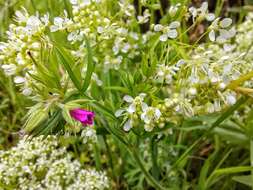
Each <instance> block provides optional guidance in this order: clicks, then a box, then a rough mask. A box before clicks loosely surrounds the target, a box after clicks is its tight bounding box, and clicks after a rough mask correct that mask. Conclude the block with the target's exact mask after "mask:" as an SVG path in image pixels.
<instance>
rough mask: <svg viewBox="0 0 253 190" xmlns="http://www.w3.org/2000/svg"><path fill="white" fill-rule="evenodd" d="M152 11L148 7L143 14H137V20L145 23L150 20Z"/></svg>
mask: <svg viewBox="0 0 253 190" xmlns="http://www.w3.org/2000/svg"><path fill="white" fill-rule="evenodd" d="M149 17H150V12H149V10H148V9H146V10H145V11H144V13H143V16H137V20H138V23H139V24H144V23H147V22H148V21H149Z"/></svg>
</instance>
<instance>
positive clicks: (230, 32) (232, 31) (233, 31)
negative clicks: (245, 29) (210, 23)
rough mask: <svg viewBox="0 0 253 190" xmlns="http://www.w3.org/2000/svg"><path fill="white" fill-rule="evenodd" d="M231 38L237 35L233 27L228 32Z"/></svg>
mask: <svg viewBox="0 0 253 190" xmlns="http://www.w3.org/2000/svg"><path fill="white" fill-rule="evenodd" d="M228 32H229V36H230V38H232V37H234V36H235V35H236V29H235V27H232V28H231V29H230V30H228Z"/></svg>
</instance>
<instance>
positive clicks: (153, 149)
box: [150, 135, 160, 180]
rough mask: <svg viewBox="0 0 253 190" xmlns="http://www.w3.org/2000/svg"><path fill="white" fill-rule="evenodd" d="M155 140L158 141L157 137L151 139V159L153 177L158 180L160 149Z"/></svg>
mask: <svg viewBox="0 0 253 190" xmlns="http://www.w3.org/2000/svg"><path fill="white" fill-rule="evenodd" d="M155 140H156V135H155V136H154V137H153V138H152V139H151V142H150V149H151V158H152V175H153V177H154V178H155V179H156V180H158V179H159V173H160V172H159V167H158V164H157V157H158V148H157V143H156V141H155Z"/></svg>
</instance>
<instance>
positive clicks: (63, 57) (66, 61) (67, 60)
mask: <svg viewBox="0 0 253 190" xmlns="http://www.w3.org/2000/svg"><path fill="white" fill-rule="evenodd" d="M56 53H57V58H58V60H59V62H60V63H61V64H62V65H63V67H64V68H65V69H66V71H67V72H68V74H69V77H70V79H71V81H72V82H73V84H74V85H75V87H76V88H77V89H78V90H79V91H80V92H81V88H82V87H81V83H80V81H79V80H78V78H77V76H76V75H75V73H74V72H73V70H72V68H71V65H74V64H73V62H74V60H73V59H72V58H71V57H70V56H69V55H68V54H67V52H66V51H65V50H64V49H63V48H60V47H56ZM71 63H72V64H71Z"/></svg>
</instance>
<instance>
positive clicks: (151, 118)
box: [141, 107, 161, 124]
mask: <svg viewBox="0 0 253 190" xmlns="http://www.w3.org/2000/svg"><path fill="white" fill-rule="evenodd" d="M143 111H144V112H143V113H142V114H141V119H142V120H143V121H144V123H146V124H152V123H154V122H155V121H157V120H158V119H159V118H160V116H161V112H160V110H159V109H158V108H155V107H146V108H145V109H144V110H143Z"/></svg>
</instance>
